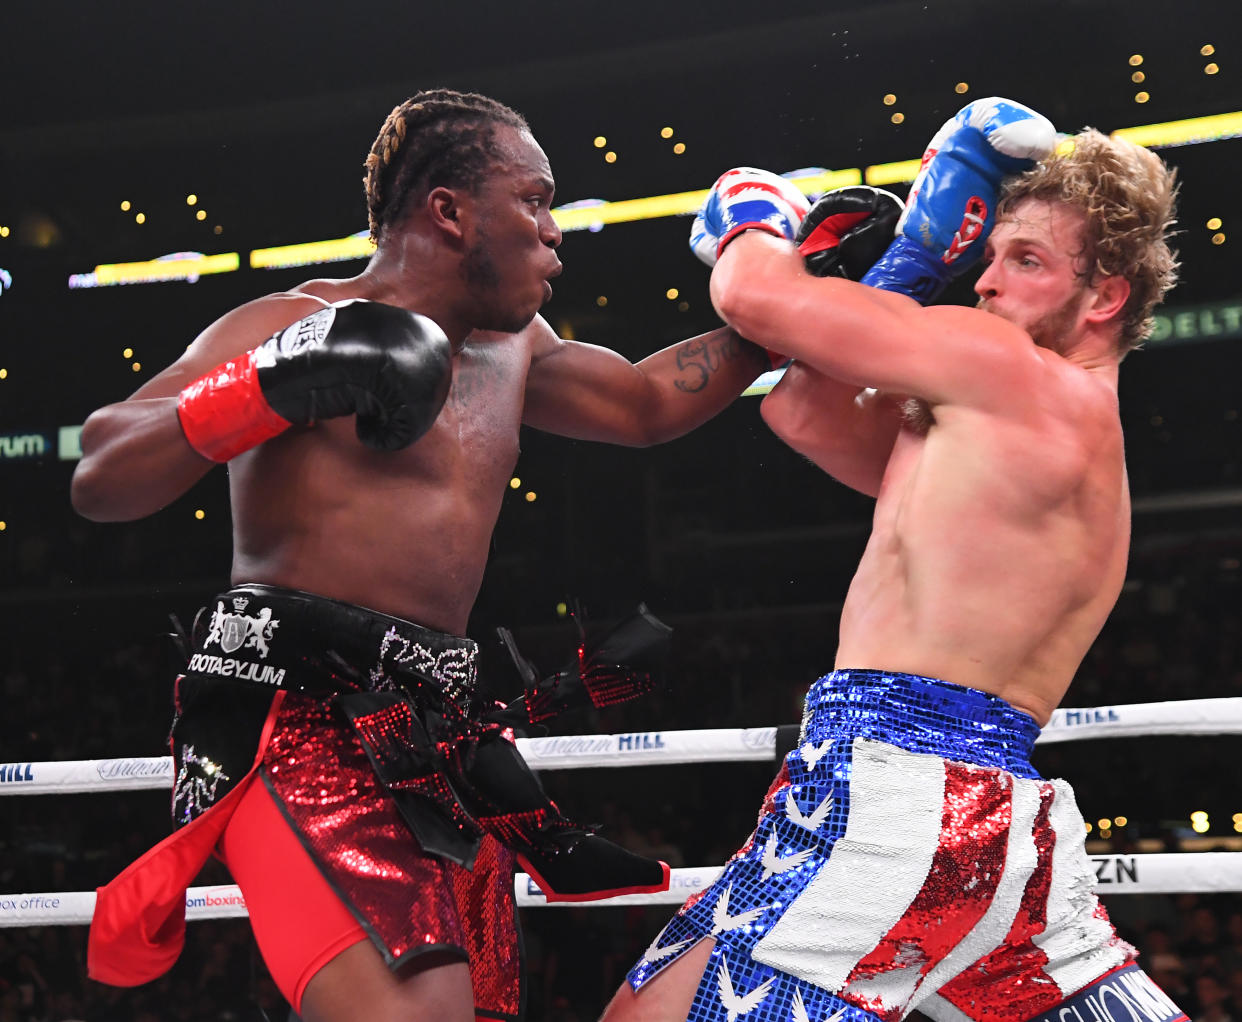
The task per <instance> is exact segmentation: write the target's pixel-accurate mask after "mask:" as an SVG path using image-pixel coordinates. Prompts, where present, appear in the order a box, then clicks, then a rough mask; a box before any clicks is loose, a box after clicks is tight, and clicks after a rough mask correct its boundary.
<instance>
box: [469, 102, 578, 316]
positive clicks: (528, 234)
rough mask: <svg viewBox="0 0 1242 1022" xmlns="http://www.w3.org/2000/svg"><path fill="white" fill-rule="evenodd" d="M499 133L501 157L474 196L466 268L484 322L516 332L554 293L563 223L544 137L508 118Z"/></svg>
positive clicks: (558, 270) (471, 296)
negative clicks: (555, 213) (557, 216)
mask: <svg viewBox="0 0 1242 1022" xmlns="http://www.w3.org/2000/svg"><path fill="white" fill-rule="evenodd" d="M494 141H495V143H496V145H497V147H498V148H499V149H500V151H501V154H502V155H501V160H500V162H499V163H498V165H497V167H496V169H495V172H494V173H493V174H492V175H491V176H490V177H489V178H488V179H487V181H485V182H484V184H483V185H482V186H481V187H480V188H479V190H478V192H477V194H475V195H474V196H473V197H472V210H473V214H474V215H473V217H472V220H471V225H470V231H469V234H468V235H467V242H466V243H467V248H466V253H465V256H464V258H463V260H462V268H461V272H462V276H463V278H464V279H465V283H466V286H467V288H468V290H469V293H470V298H471V300H472V301H473V302H474V304H475V315H476V318H477V320H478V322H477V325H478V326H479V327H482V328H484V329H488V330H499V331H504V332H508V333H513V332H516V331H518V330H521V329H522V328H523V327H525V326H526V325H527V324H528V323H529V322H530V321H531V320H532V319H533V318H534V317H535V314H536V313H537V312H538V311H539V309H540V307H541V306H542V305H543V304H544V302H546V301H547V300H548V299H549V298H551V297H552V285H551V284H550V283H549V280H550V279H551V278H552V277H555V276H557V275H558V274H559V273H560V272H561V261H560V259H558V258H557V256H556V246H557V245H559V244H560V243H561V230H560V228H559V227H557V226H556V221H554V220H553V219H552V196H553V194H554V192H555V189H556V185H555V184H554V182H553V180H552V170H551V168H550V167H549V166H548V158H547V157H546V156H545V155H544V153H543V150H542V149H540V148H539V145H538V143H536V142H535V140H534V139H533V138H532V137H531V136H530V134H529V133H528V132H525V131H518V130H517V129H515V128H510V127H508V126H497V127H496V129H495V136H494Z"/></svg>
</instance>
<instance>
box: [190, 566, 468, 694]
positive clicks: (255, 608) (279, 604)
mask: <svg viewBox="0 0 1242 1022" xmlns="http://www.w3.org/2000/svg"><path fill="white" fill-rule="evenodd" d="M193 640H194V649H193V653H192V654H191V656H190V663H189V670H190V671H191V672H192V673H196V674H200V675H207V676H212V677H221V678H233V679H236V680H240V681H253V682H258V683H260V684H269V685H272V686H274V687H283V688H299V687H303V688H314V687H316V686H317V685H318V686H323V687H325V688H327V689H329V690H337V689H340V688H342V687H347V688H354V689H359V688H360V689H390V688H394V687H399V686H401V684H402V676H403V675H404V676H409V675H418V676H420V677H422V678H430V679H432V680H433V681H434V682H436V683H437V684H438V685H439V686H440V687H441V689H442V691H443V692H444V694H446V695H448V696H449V697H450V698H453V699H460V698H469V697H470V696H471V695H472V694H473V693H474V691H475V689H476V687H477V681H478V652H479V647H478V644H477V643H476V642H474V641H473V640H472V639H467V638H463V637H461V636H457V635H447V634H445V633H443V632H437V631H433V630H432V629H430V628H424V627H423V626H422V625H418V624H415V623H414V622H412V621H405V620H403V619H401V618H397V617H391V616H390V615H388V614H381V613H379V612H377V611H373V610H368V609H367V608H365V607H357V606H354V605H353V604H350V603H342V602H340V601H339V600H332V599H328V598H326V597H323V596H316V595H314V594H312V593H304V592H299V591H298V590H294V589H281V588H277V587H275V586H266V585H258V584H247V585H241V586H235V587H234V588H232V589H230V590H228V591H227V592H224V593H221V594H220V595H219V596H217V597H216V599H215V600H214V601H213V604H212V605H209V606H206V607H204V608H203V609H202V610H201V611H200V612H199V615H198V618H197V620H196V621H195V624H194V636H193Z"/></svg>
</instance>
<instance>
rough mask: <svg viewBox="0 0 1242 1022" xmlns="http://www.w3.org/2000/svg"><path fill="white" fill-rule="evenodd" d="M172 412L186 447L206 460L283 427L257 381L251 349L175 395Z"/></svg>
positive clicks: (250, 444) (242, 448)
mask: <svg viewBox="0 0 1242 1022" xmlns="http://www.w3.org/2000/svg"><path fill="white" fill-rule="evenodd" d="M177 417H178V418H179V419H180V420H181V431H182V432H183V433H184V434H185V438H186V440H187V441H189V444H190V446H191V447H193V448H194V450H196V451H197V452H198V453H199V454H201V455H202V456H203V457H204V458H207V459H209V460H210V461H228V460H229V459H231V458H235V457H236V456H237V455H239V454H241V453H242V451H248V450H250V448H252V447H257V446H258V445H259V444H261V443H263V441H264V440H270V439H271V438H272V437H274V436H277V435H278V434H280V433H283V432H284V431H285V430H287V429H288V428H289V427H290V426H291V425H292V423H291V422H289V420H288V419H286V418H284V417H283V416H281V415H277V414H276V412H274V411H272V406H271V405H269V404H268V403H267V398H265V397H264V396H263V391H262V389H261V388H260V387H259V373H258V370H257V369H256V368H255V365H254V352H253V351H248V352H246V353H245V354H244V355H242V356H240V357H239V358H237V359H230V360H229V361H227V362H224V363H222V364H220V365H218V366H216V368H215V369H213V370H211V372H209V373H207V375H205V376H200V377H199V378H198V379H197V380H195V381H194V382H193V383H191V384H190V385H189V386H188V387H186V388H185V389H184V390H183V391H182V392H181V393H180V394H179V395H178V397H177Z"/></svg>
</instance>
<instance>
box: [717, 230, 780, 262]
mask: <svg viewBox="0 0 1242 1022" xmlns="http://www.w3.org/2000/svg"><path fill="white" fill-rule="evenodd" d="M743 231H765V232H766V233H768V234H770V235H772V236H773V237H774V238H784V237H785V235H784V233H783V232H781V231H778V230H777V229H776V228H775V227H773V226H772V225H771V224H765V223H763V222H762V221H761V220H752V221H751V222H750V223H747V224H738V225H737V226H736V227H734V228H733V230H731V231H730V232H729V233H728V234H726V235H725V236H724V237H723V238H721V239H720V244H718V245H717V246H716V258H717V259H719V258H720V253H721V252H723V251H724V248H725V246H726V245H727V244H729V242H731V241H732V240H733V239H734V238H736V237H737V236H738V235H739V234H741V233H742V232H743Z"/></svg>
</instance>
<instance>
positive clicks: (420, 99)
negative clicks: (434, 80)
mask: <svg viewBox="0 0 1242 1022" xmlns="http://www.w3.org/2000/svg"><path fill="white" fill-rule="evenodd" d="M497 124H507V125H509V126H510V127H513V128H518V129H519V130H523V131H529V130H530V129H529V128H528V127H527V124H526V120H525V119H524V118H523V117H522V115H521V114H519V113H517V112H516V111H515V110H512V109H510V108H509V107H507V106H505V105H504V104H503V103H498V102H497V101H496V100H494V99H489V98H488V97H487V96H480V95H479V94H478V93H473V92H454V91H453V90H452V89H429V90H427V91H424V92H420V93H418V94H417V95H414V96H411V97H410V98H409V99H407V100H406V101H405V102H404V103H402V104H401V105H400V106H398V107H396V108H394V109H393V111H392V113H390V114H389V115H388V117H387V119H386V120H385V121H384V124H383V127H381V128H380V131H379V135H377V136H376V139H375V144H374V145H372V146H371V152H370V154H369V155H368V156H367V158H366V163H365V164H364V173H363V178H362V181H363V186H364V187H365V189H366V197H367V219H368V221H369V223H370V225H371V240H372V241H375V242H376V243H377V244H378V242H379V240H380V237H381V235H382V234H383V231H384V229H385V228H386V227H388V226H390V225H392V224H394V223H396V222H397V221H398V220H399V219H400V218H401V214H402V213H403V212H404V210H405V207H406V204H407V202H408V200H409V198H410V196H411V195H412V194H413V193H414V192H416V191H427V190H430V189H432V188H438V187H440V186H448V187H460V188H467V189H474V188H477V187H478V186H479V185H480V184H481V183H482V181H483V179H484V178H485V177H486V175H487V172H488V171H489V170H490V169H491V168H492V166H494V165H495V164H496V163H497V162H498V161H499V159H500V152H499V150H498V149H497V148H496V145H495V142H494V141H493V129H494V128H495V126H496V125H497Z"/></svg>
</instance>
